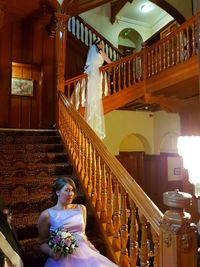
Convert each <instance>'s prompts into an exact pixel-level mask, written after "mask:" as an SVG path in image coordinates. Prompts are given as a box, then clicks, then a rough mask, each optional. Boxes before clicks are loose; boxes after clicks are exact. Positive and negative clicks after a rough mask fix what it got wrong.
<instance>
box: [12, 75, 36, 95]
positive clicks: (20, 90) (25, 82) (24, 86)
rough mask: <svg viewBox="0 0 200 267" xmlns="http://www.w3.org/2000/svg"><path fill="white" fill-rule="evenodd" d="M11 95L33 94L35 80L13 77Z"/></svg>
mask: <svg viewBox="0 0 200 267" xmlns="http://www.w3.org/2000/svg"><path fill="white" fill-rule="evenodd" d="M11 95H18V96H33V80H29V79H21V78H12V84H11Z"/></svg>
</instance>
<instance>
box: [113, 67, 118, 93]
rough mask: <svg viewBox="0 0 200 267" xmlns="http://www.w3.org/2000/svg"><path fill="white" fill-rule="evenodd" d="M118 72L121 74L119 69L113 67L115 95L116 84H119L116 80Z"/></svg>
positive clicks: (114, 90)
mask: <svg viewBox="0 0 200 267" xmlns="http://www.w3.org/2000/svg"><path fill="white" fill-rule="evenodd" d="M116 72H117V73H118V72H119V67H118V69H117V67H113V94H114V93H116V84H117V79H116Z"/></svg>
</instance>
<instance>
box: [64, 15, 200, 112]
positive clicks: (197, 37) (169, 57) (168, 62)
mask: <svg viewBox="0 0 200 267" xmlns="http://www.w3.org/2000/svg"><path fill="white" fill-rule="evenodd" d="M199 41H200V13H198V15H197V19H195V17H192V18H191V19H190V20H189V21H187V22H185V23H184V24H182V25H181V26H180V27H179V28H177V29H176V30H175V31H174V32H172V33H171V34H170V35H168V36H167V37H165V38H163V39H161V40H159V41H158V42H156V43H155V44H153V45H151V46H150V47H144V48H143V49H142V50H141V52H139V53H134V54H132V55H129V56H127V57H124V58H121V59H119V60H117V61H113V62H112V63H111V64H107V65H105V66H103V67H101V68H100V71H101V73H102V88H103V89H102V96H103V97H104V96H108V95H113V94H115V93H117V92H119V91H122V90H125V89H128V88H130V87H131V88H133V90H134V85H136V84H138V83H140V82H145V80H147V79H150V78H151V77H155V76H156V75H158V74H160V73H162V72H164V71H166V70H167V69H169V68H173V67H174V66H176V65H178V64H180V63H183V62H187V61H189V60H190V59H191V58H193V57H195V56H197V55H198V49H199ZM83 80H85V82H84V83H83V82H82V81H83ZM64 84H65V94H66V95H67V97H68V98H70V96H71V94H72V92H73V91H74V90H75V89H76V87H77V85H78V86H79V87H80V89H79V90H77V91H76V94H74V96H73V99H72V102H73V103H74V104H75V105H76V107H77V109H78V108H80V107H84V102H83V101H79V103H77V101H76V100H77V99H79V100H80V99H81V98H82V94H83V92H84V93H85V92H87V75H86V74H83V75H79V76H78V77H75V78H73V79H70V80H67V81H65V83H64ZM83 84H84V86H83ZM144 93H145V92H144Z"/></svg>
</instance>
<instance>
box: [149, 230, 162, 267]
mask: <svg viewBox="0 0 200 267" xmlns="http://www.w3.org/2000/svg"><path fill="white" fill-rule="evenodd" d="M151 234H152V239H153V244H154V249H153V251H152V252H153V255H152V256H154V261H153V267H159V266H160V262H159V261H160V255H159V253H160V251H159V236H158V234H157V233H156V232H155V231H154V230H153V228H152V227H151Z"/></svg>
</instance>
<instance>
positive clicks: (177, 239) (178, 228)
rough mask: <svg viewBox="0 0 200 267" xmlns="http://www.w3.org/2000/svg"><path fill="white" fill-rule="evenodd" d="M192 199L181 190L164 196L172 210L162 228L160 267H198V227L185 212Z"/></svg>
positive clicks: (166, 213)
mask: <svg viewBox="0 0 200 267" xmlns="http://www.w3.org/2000/svg"><path fill="white" fill-rule="evenodd" d="M191 199H192V196H191V195H190V194H188V193H184V192H179V190H176V191H170V192H166V193H164V194H163V201H164V204H165V205H166V206H168V207H170V209H169V210H167V211H166V212H165V214H164V217H163V220H162V222H161V226H160V267H169V266H170V267H188V266H190V267H196V262H197V261H196V254H197V244H196V242H197V241H196V226H195V225H194V224H192V223H191V219H190V217H191V216H190V214H189V213H187V212H185V207H187V206H188V205H190V203H191Z"/></svg>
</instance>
